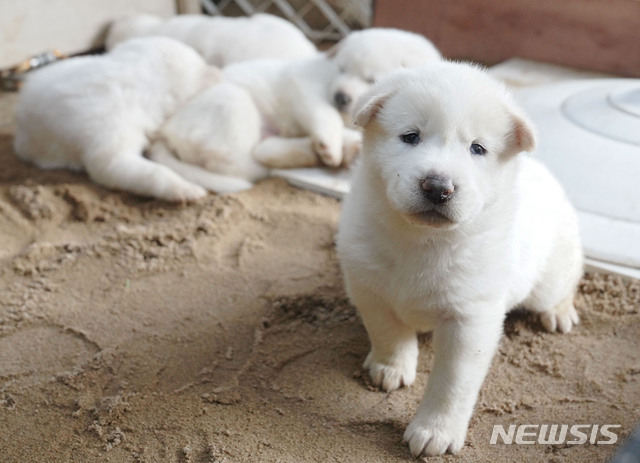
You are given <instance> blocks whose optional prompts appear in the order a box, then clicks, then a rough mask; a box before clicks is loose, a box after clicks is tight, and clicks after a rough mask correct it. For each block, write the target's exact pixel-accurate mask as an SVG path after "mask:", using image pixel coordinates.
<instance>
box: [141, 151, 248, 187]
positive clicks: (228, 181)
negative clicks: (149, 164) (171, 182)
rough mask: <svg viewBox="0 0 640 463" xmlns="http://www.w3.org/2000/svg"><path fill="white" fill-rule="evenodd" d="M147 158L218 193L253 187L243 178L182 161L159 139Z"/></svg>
mask: <svg viewBox="0 0 640 463" xmlns="http://www.w3.org/2000/svg"><path fill="white" fill-rule="evenodd" d="M149 159H151V160H152V161H155V162H157V163H159V164H163V165H165V166H167V167H169V168H170V169H171V170H173V171H175V172H177V173H178V174H179V175H180V176H182V177H184V178H185V179H187V180H189V181H190V182H193V183H195V184H196V185H200V186H201V187H203V188H206V189H207V190H209V191H214V192H216V193H218V194H224V193H235V192H238V191H243V190H248V189H250V188H251V187H253V183H251V182H250V181H248V180H245V179H243V178H238V177H230V176H226V175H220V174H216V173H215V172H211V171H209V170H206V169H203V168H201V167H199V166H195V165H192V164H188V163H186V162H182V161H181V160H179V159H178V158H176V157H175V156H174V155H173V153H171V152H170V151H169V149H168V148H167V146H166V145H165V144H164V143H163V142H161V141H155V142H154V143H153V144H152V145H151V147H150V148H149Z"/></svg>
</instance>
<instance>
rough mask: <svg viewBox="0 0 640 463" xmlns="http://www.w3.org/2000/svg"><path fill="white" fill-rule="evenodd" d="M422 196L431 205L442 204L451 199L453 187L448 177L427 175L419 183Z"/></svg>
mask: <svg viewBox="0 0 640 463" xmlns="http://www.w3.org/2000/svg"><path fill="white" fill-rule="evenodd" d="M421 186H422V190H423V191H424V195H425V196H426V197H427V199H428V200H429V201H431V202H432V203H433V204H443V203H446V202H447V201H449V200H450V199H451V198H452V197H453V193H454V191H455V186H454V185H453V182H452V181H451V179H450V178H449V177H445V176H444V175H429V176H427V177H425V179H424V180H423V181H422V183H421Z"/></svg>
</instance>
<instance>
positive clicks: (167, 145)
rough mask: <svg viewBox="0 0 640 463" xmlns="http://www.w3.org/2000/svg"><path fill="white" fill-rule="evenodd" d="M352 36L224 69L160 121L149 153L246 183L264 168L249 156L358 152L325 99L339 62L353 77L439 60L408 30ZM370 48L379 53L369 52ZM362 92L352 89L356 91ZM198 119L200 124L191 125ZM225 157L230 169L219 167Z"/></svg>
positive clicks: (301, 159) (313, 161) (336, 160)
mask: <svg viewBox="0 0 640 463" xmlns="http://www.w3.org/2000/svg"><path fill="white" fill-rule="evenodd" d="M353 35H354V36H355V39H352V38H351V37H352V36H349V37H347V38H346V39H345V40H344V41H343V43H342V42H341V43H340V44H339V45H338V46H337V47H336V48H335V49H334V50H332V51H331V52H330V53H327V54H326V55H324V54H322V55H318V56H316V57H313V58H307V59H300V60H292V61H281V60H254V61H245V62H243V63H236V64H233V65H231V66H227V67H226V68H225V69H224V76H225V80H226V81H227V83H228V85H225V86H224V87H222V88H220V89H215V90H214V89H212V90H210V91H208V92H206V94H203V95H199V96H198V97H197V98H195V99H193V100H192V101H190V102H189V103H187V105H185V107H184V108H183V109H182V110H181V111H179V112H178V113H177V114H176V115H175V116H174V117H173V118H172V120H171V121H170V122H169V123H168V124H167V125H166V126H165V127H166V129H167V130H164V129H163V131H162V132H163V139H164V144H158V145H156V146H154V147H153V148H152V150H151V151H152V152H151V158H152V159H154V160H156V161H158V162H163V163H166V164H167V165H170V166H171V167H172V168H174V169H176V170H180V167H179V166H178V165H176V163H175V162H174V161H175V159H179V160H181V161H185V162H186V163H191V164H196V165H198V166H201V167H206V168H208V169H211V170H215V171H216V172H219V173H226V172H236V174H234V175H240V176H241V177H244V178H246V179H248V180H255V179H257V178H259V177H260V176H261V175H264V173H265V172H266V171H264V170H262V171H261V170H260V169H256V166H255V165H253V164H252V162H251V161H250V159H251V158H253V159H254V160H256V161H257V162H259V163H260V164H262V165H264V166H267V167H272V168H287V167H307V166H313V165H318V164H319V163H322V164H324V165H327V166H332V167H336V166H340V165H342V164H348V163H349V162H350V160H351V159H353V158H354V157H355V155H356V154H357V153H358V151H359V147H360V141H361V134H360V132H359V131H356V130H353V129H352V128H350V127H345V123H344V120H343V117H342V115H341V114H340V112H339V111H338V109H337V108H336V107H335V105H334V104H333V101H334V98H333V96H332V92H333V88H334V87H335V81H336V79H339V78H344V76H342V75H341V73H340V66H346V68H348V69H349V72H351V73H353V74H354V75H359V74H362V73H366V74H369V73H373V74H372V75H375V76H376V77H381V76H382V75H384V74H385V73H389V72H391V71H392V70H395V69H397V68H398V67H400V66H401V65H403V64H404V65H407V66H410V65H417V64H418V63H420V64H422V63H424V62H426V61H429V60H431V59H437V58H439V54H438V53H437V51H434V50H435V49H434V48H433V45H431V43H430V42H429V41H427V40H426V39H424V38H422V37H420V36H417V35H416V34H411V33H408V32H402V31H397V30H389V29H368V30H365V31H362V32H358V33H355V34H353ZM408 43H410V44H412V46H408V45H407V44H408ZM375 48H379V49H380V53H373V52H372V49H375ZM362 54H364V55H363V56H361V55H362ZM346 68H345V69H346ZM354 78H355V77H354ZM234 85H235V88H234ZM364 85H365V87H366V86H368V84H364ZM363 89H364V87H358V91H362V90H363ZM243 92H244V94H243ZM205 100H208V102H205ZM251 102H253V104H252V103H251ZM207 108H211V111H215V112H213V113H210V114H208V115H204V114H203V115H202V116H198V111H208V109H207ZM342 108H343V109H345V108H346V106H344V105H343V106H342ZM256 115H258V116H259V117H256ZM349 120H350V116H349ZM199 124H200V125H204V127H206V129H205V130H200V129H197V126H198V125H199ZM189 127H191V129H189ZM196 132H197V133H196ZM207 134H208V136H207ZM171 154H173V155H174V156H175V159H172V158H171ZM230 160H231V161H232V162H233V164H234V166H235V167H234V168H233V169H228V168H227V167H225V164H226V163H227V162H228V161H230ZM217 162H219V163H220V168H219V169H218V168H216V163H217ZM240 165H242V166H244V167H243V169H244V168H246V169H249V170H248V171H246V170H245V172H249V171H250V173H249V175H245V174H239V172H240V170H242V169H240V170H238V169H236V167H239V166H240ZM180 172H181V173H182V174H183V175H185V176H187V178H190V179H191V180H193V181H196V180H195V178H194V177H191V176H188V175H187V173H185V172H184V171H182V170H180ZM200 184H202V183H200Z"/></svg>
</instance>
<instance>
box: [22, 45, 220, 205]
mask: <svg viewBox="0 0 640 463" xmlns="http://www.w3.org/2000/svg"><path fill="white" fill-rule="evenodd" d="M219 80H220V72H219V70H217V69H216V68H213V67H210V66H207V65H206V63H205V62H204V61H203V60H202V58H201V57H200V56H199V55H198V54H197V53H196V52H195V51H194V50H192V49H191V48H189V47H187V46H186V45H184V44H182V43H179V42H177V41H175V40H172V39H169V38H163V37H153V38H140V39H133V40H130V41H128V42H125V43H123V44H122V45H119V46H117V47H116V48H114V50H113V51H112V52H111V53H109V54H107V55H103V56H87V57H79V58H73V59H69V60H66V61H62V62H60V63H56V64H53V65H51V66H48V67H46V68H43V69H41V70H38V71H36V72H34V73H33V74H32V75H30V76H29V77H28V79H27V82H26V84H25V86H24V87H23V88H22V90H21V91H20V95H19V98H18V103H17V108H16V122H17V127H16V134H15V140H14V148H15V151H16V153H17V155H18V156H19V157H21V158H22V159H24V160H27V161H30V162H33V163H34V164H36V165H38V166H39V167H41V168H45V169H57V168H68V169H74V170H86V171H87V173H88V174H89V176H90V177H91V179H93V180H94V181H95V182H97V183H100V184H102V185H104V186H107V187H110V188H117V189H121V190H126V191H129V192H132V193H137V194H141V195H148V196H154V197H157V198H161V199H166V200H173V201H180V200H189V199H195V198H198V197H201V196H203V195H205V194H206V191H205V190H204V189H203V188H202V187H200V186H198V185H195V184H193V183H191V182H188V181H186V180H185V179H183V178H182V177H180V176H179V175H177V174H176V173H175V172H174V171H172V170H171V169H169V168H167V167H165V166H162V165H159V164H157V163H154V162H151V161H149V160H147V159H145V158H144V157H143V150H144V149H145V147H146V146H147V145H148V144H149V142H150V140H153V139H154V137H155V136H156V134H157V131H158V129H159V128H160V126H161V125H162V124H163V122H164V121H165V119H166V118H167V117H168V116H169V115H170V114H172V113H173V112H174V111H175V110H176V109H177V108H178V107H179V106H180V105H181V104H182V103H184V102H185V101H187V100H188V99H189V98H191V97H192V96H194V95H195V94H196V93H198V92H201V91H202V90H204V89H205V88H207V87H209V86H211V85H212V84H214V83H216V82H218V81H219Z"/></svg>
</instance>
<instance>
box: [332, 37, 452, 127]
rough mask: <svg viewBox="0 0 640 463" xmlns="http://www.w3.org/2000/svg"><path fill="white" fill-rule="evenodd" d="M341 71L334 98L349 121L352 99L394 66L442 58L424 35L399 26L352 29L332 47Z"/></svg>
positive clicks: (333, 91) (413, 65) (335, 83)
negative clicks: (396, 27) (361, 29)
mask: <svg viewBox="0 0 640 463" xmlns="http://www.w3.org/2000/svg"><path fill="white" fill-rule="evenodd" d="M328 55H329V56H330V57H332V59H333V61H334V63H335V64H336V65H337V66H338V70H339V75H338V76H337V77H336V78H335V79H334V80H333V82H332V84H331V89H330V92H331V98H332V99H333V102H334V104H335V105H336V107H337V108H338V110H339V111H340V112H341V113H342V114H343V115H344V116H345V118H347V117H349V119H346V120H347V121H350V115H351V107H352V104H353V102H354V101H355V100H356V99H357V98H358V97H359V96H360V95H362V94H363V93H364V92H365V91H366V90H367V89H368V88H369V87H370V86H371V85H372V84H373V83H374V82H376V81H377V80H379V79H380V78H381V77H383V76H384V75H385V74H387V73H388V72H389V70H391V69H396V68H401V67H409V68H410V67H416V66H420V65H422V64H425V63H427V62H429V61H437V60H439V59H440V58H441V55H440V52H439V51H438V50H437V49H436V47H434V46H433V44H432V43H431V42H430V41H428V40H427V39H426V38H424V37H423V36H421V35H418V34H414V33H412V32H407V31H403V30H399V29H391V28H389V29H378V30H377V32H376V33H375V34H370V33H368V32H366V31H359V32H352V33H351V34H349V35H348V36H347V37H346V38H345V39H344V40H342V41H340V42H339V43H338V44H337V45H336V46H335V47H333V48H332V49H331V50H329V52H328Z"/></svg>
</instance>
